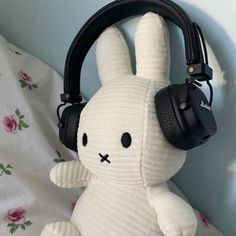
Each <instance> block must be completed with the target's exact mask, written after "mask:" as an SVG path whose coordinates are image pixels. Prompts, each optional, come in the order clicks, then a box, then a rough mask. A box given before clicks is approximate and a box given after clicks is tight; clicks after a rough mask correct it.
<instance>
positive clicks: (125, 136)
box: [121, 133, 132, 148]
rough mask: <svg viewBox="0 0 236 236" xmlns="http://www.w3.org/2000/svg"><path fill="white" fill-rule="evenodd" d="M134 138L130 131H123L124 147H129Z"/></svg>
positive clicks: (122, 141)
mask: <svg viewBox="0 0 236 236" xmlns="http://www.w3.org/2000/svg"><path fill="white" fill-rule="evenodd" d="M131 142H132V138H131V135H130V134H129V133H123V134H122V137H121V143H122V145H123V147H124V148H128V147H129V146H130V145H131Z"/></svg>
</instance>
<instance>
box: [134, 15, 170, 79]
mask: <svg viewBox="0 0 236 236" xmlns="http://www.w3.org/2000/svg"><path fill="white" fill-rule="evenodd" d="M135 48H136V49H135V50H136V61H137V75H138V76H141V77H144V78H147V79H151V80H158V81H160V82H161V81H163V82H165V83H166V82H167V81H168V78H169V68H170V45H169V32H168V29H167V26H166V24H165V22H164V19H163V18H162V17H161V16H159V15H157V14H154V13H151V12H149V13H147V14H145V15H144V16H143V17H142V18H141V20H140V22H139V24H138V27H137V32H136V36H135Z"/></svg>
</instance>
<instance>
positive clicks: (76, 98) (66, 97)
mask: <svg viewBox="0 0 236 236" xmlns="http://www.w3.org/2000/svg"><path fill="white" fill-rule="evenodd" d="M61 101H62V102H66V103H80V102H81V101H82V97H81V96H80V95H78V94H76V95H75V94H71V93H62V94H61Z"/></svg>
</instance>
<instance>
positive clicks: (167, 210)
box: [147, 185, 197, 236]
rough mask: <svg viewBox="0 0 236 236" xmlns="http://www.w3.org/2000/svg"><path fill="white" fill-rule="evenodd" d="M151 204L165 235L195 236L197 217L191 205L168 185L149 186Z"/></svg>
mask: <svg viewBox="0 0 236 236" xmlns="http://www.w3.org/2000/svg"><path fill="white" fill-rule="evenodd" d="M147 192H148V200H149V204H150V205H151V206H152V207H153V208H154V209H155V211H156V213H157V221H158V224H159V226H160V229H161V231H162V232H163V234H164V235H165V236H172V235H174V236H181V235H185V236H193V235H195V233H196V230H197V219H196V216H195V213H194V211H193V209H192V208H191V206H190V205H189V204H187V203H186V202H185V201H184V200H183V199H182V198H180V197H178V196H177V195H175V194H174V193H172V192H170V191H169V190H168V188H167V186H163V185H162V186H154V187H149V188H148V191H147Z"/></svg>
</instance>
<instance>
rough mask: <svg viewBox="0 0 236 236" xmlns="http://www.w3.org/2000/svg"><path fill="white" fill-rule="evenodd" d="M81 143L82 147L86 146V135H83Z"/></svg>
mask: <svg viewBox="0 0 236 236" xmlns="http://www.w3.org/2000/svg"><path fill="white" fill-rule="evenodd" d="M82 143H83V146H86V145H87V143H88V136H87V134H86V133H84V134H83V137H82Z"/></svg>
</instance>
